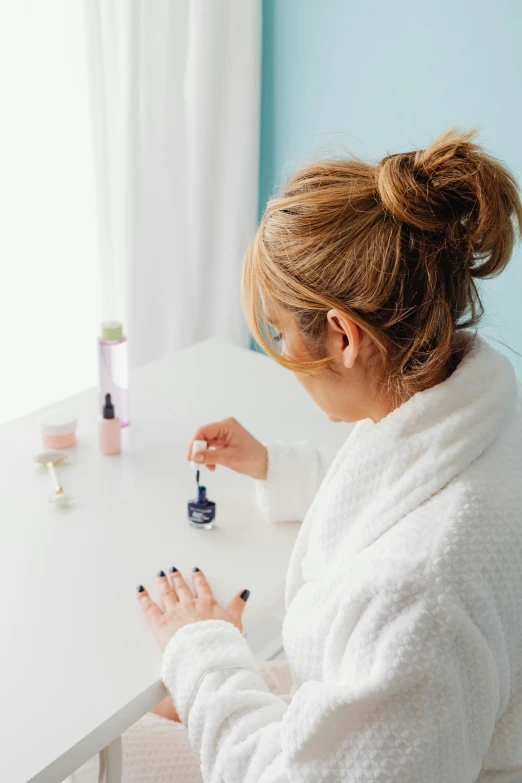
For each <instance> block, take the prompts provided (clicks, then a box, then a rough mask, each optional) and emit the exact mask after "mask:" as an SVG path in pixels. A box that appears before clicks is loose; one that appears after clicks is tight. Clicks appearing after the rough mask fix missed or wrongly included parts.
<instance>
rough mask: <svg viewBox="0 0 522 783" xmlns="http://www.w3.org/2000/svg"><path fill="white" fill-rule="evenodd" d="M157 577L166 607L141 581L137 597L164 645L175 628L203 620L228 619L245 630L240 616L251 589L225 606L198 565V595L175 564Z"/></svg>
mask: <svg viewBox="0 0 522 783" xmlns="http://www.w3.org/2000/svg"><path fill="white" fill-rule="evenodd" d="M157 579H158V592H159V594H160V598H161V603H162V605H163V609H161V608H160V607H159V606H158V605H157V604H156V603H154V601H153V600H152V598H151V597H150V595H149V594H148V592H147V590H145V588H144V587H143V586H142V585H139V587H138V601H139V602H140V605H141V608H142V609H143V611H144V613H145V616H146V618H147V620H148V621H149V623H150V625H151V627H152V630H153V632H154V635H155V637H156V639H157V640H158V642H159V643H160V645H161V647H162V649H165V647H166V646H167V644H168V642H169V641H170V639H171V638H172V637H173V636H174V634H175V633H176V631H178V630H179V629H180V628H182V627H183V626H184V625H189V624H190V623H197V622H198V621H200V620H226V621H227V622H229V623H232V625H235V626H236V628H239V630H240V631H242V630H243V628H242V625H241V617H242V615H243V610H244V608H245V603H246V601H247V599H248V596H249V595H250V592H249V591H248V590H243V591H241V592H239V593H236V595H235V596H234V597H233V598H232V600H231V601H230V602H229V604H228V606H227V608H226V609H222V608H221V606H220V605H219V604H218V603H217V601H216V599H215V598H214V594H213V592H212V590H211V589H210V586H209V584H208V582H207V580H206V577H205V575H204V574H203V572H202V571H200V570H199V568H198V569H194V573H193V574H192V582H193V584H194V590H195V593H196V595H195V596H194V595H193V594H192V590H191V589H190V587H189V586H188V584H187V583H186V582H185V580H184V579H183V577H182V576H181V574H180V573H179V571H178V570H177V569H176V568H174V569H172V568H171V569H170V571H169V575H168V577H167V576H166V575H165V573H164V572H163V571H160V572H159V574H158V577H157Z"/></svg>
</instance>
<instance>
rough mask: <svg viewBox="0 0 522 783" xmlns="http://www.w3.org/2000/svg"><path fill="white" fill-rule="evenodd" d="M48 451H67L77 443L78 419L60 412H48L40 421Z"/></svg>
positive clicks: (44, 443)
mask: <svg viewBox="0 0 522 783" xmlns="http://www.w3.org/2000/svg"><path fill="white" fill-rule="evenodd" d="M40 427H41V430H42V441H43V445H44V446H45V448H46V449H67V448H69V446H74V444H75V443H76V419H74V418H71V417H70V416H68V415H67V414H64V413H60V411H48V413H44V414H43V416H42V417H41V419H40Z"/></svg>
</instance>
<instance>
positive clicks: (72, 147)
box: [0, 0, 101, 456]
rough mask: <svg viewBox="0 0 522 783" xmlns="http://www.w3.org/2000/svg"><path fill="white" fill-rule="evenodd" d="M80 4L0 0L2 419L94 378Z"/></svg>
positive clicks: (94, 280) (96, 283) (93, 261)
mask: <svg viewBox="0 0 522 783" xmlns="http://www.w3.org/2000/svg"><path fill="white" fill-rule="evenodd" d="M82 11H83V9H82V5H81V3H80V2H79V1H78V0H77V1H75V0H43V2H42V0H0V215H1V218H0V271H1V277H0V421H4V420H7V419H10V418H14V417H16V416H19V415H22V414H24V413H26V412H27V411H30V410H32V409H34V408H37V407H40V406H41V405H46V404H48V403H52V402H53V401H55V400H58V399H60V398H62V397H66V396H68V395H70V394H73V393H74V392H76V391H79V390H80V389H83V388H86V387H88V386H90V385H92V384H93V383H95V382H96V332H97V330H98V323H99V318H100V314H101V313H100V308H99V306H98V300H99V290H100V268H99V263H98V241H97V221H96V210H95V204H96V201H95V183H94V165H93V155H92V143H91V122H90V115H89V103H88V79H87V63H86V51H85V46H84V39H85V24H84V19H83V13H82ZM0 437H1V435H0ZM34 439H35V447H37V444H38V442H39V433H38V432H35V433H34ZM29 456H30V455H29Z"/></svg>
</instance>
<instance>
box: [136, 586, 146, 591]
mask: <svg viewBox="0 0 522 783" xmlns="http://www.w3.org/2000/svg"><path fill="white" fill-rule="evenodd" d="M136 590H137V591H138V593H144V592H145V588H144V587H143V585H138V586H137V588H136Z"/></svg>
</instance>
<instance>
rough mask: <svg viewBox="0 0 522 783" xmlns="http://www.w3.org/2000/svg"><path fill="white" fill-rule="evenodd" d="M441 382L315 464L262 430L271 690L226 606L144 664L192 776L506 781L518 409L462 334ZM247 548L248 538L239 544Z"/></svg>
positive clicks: (477, 347)
mask: <svg viewBox="0 0 522 783" xmlns="http://www.w3.org/2000/svg"><path fill="white" fill-rule="evenodd" d="M468 339H469V340H470V345H471V347H470V349H469V351H468V353H467V354H466V356H465V357H464V359H463V360H462V361H461V363H460V364H459V366H458V367H457V369H456V370H455V371H454V373H453V374H452V375H451V376H450V377H449V378H448V379H447V380H446V381H445V382H444V383H441V384H439V385H437V386H435V387H433V388H431V389H429V390H426V391H423V392H420V393H418V394H416V395H414V396H413V397H412V398H410V399H409V400H408V401H407V402H406V403H404V404H403V405H402V406H400V407H399V408H397V409H396V410H394V411H393V412H392V413H390V414H389V415H388V416H386V417H385V418H384V419H382V420H381V421H380V422H378V423H374V422H372V421H370V420H364V421H361V422H359V423H358V424H357V425H356V426H355V427H354V428H353V429H352V431H351V432H350V434H349V436H348V438H347V440H346V443H345V444H344V446H343V447H342V448H341V450H340V451H339V452H338V453H337V455H336V456H335V457H334V459H333V461H332V462H331V463H330V464H328V462H327V460H326V459H325V455H324V454H323V453H322V452H321V451H320V450H318V449H317V448H315V447H314V446H312V445H310V444H307V443H301V444H296V445H290V446H285V445H284V444H281V443H274V444H272V445H271V446H270V447H269V467H268V476H267V480H266V481H264V482H259V484H258V489H259V495H260V500H261V502H262V504H263V506H264V509H265V512H266V514H267V516H268V518H269V519H270V520H272V521H274V522H277V521H283V520H285V519H300V520H303V524H302V525H301V528H300V531H299V534H298V537H297V541H296V544H295V547H294V550H293V553H292V556H291V559H290V563H289V569H288V575H287V583H286V615H285V620H284V626H283V641H284V648H285V653H286V656H287V658H288V662H289V664H290V668H291V672H292V677H293V683H294V685H293V690H292V696H291V698H290V699H286V700H285V699H281V698H279V697H278V696H277V695H274V694H273V693H272V692H271V691H270V690H269V688H268V687H267V686H266V683H265V681H264V680H263V678H262V676H261V674H260V670H259V666H258V663H257V662H256V660H255V658H254V656H253V655H252V653H251V651H250V650H249V647H248V645H247V642H246V640H245V638H244V637H243V636H242V635H241V633H240V632H239V631H238V630H237V629H236V628H235V627H234V626H232V625H231V624H229V623H226V622H224V621H218V620H211V621H204V622H198V623H194V624H192V625H188V626H186V627H184V628H182V629H180V631H178V632H177V633H176V634H175V636H174V637H173V638H172V639H171V641H170V642H169V644H168V646H167V648H166V651H165V654H164V658H163V671H162V674H163V679H164V681H165V683H166V685H167V687H168V688H169V690H170V693H171V695H172V698H173V701H174V704H175V706H176V708H177V710H178V713H179V715H180V717H181V720H182V722H183V723H184V724H185V725H186V726H187V728H188V736H189V740H190V743H191V745H192V748H193V750H194V752H195V753H196V754H197V755H198V756H199V758H200V761H201V773H202V776H203V779H204V781H205V783H221V782H222V781H223V782H224V781H226V783H237V782H238V781H242V782H243V783H254V782H255V783H276V782H277V783H283V782H285V783H286V781H292V782H294V781H295V782H296V783H297V782H299V783H312V782H313V783H316V782H318V781H354V782H355V781H372V783H381V782H382V783H384V781H386V783H388V782H391V781H394V782H395V781H396V782H397V783H399V782H400V783H471V782H472V781H476V780H479V781H481V783H486V781H487V782H488V783H492V782H493V781H494V782H495V783H501V782H502V783H508V781H522V416H521V401H520V395H519V394H518V395H517V384H516V380H515V376H514V371H513V368H512V366H511V364H510V362H509V361H508V360H507V359H506V358H505V357H503V356H502V355H501V354H500V353H498V352H497V351H496V350H494V349H493V348H492V347H491V346H490V345H489V344H488V343H487V342H485V341H484V340H483V339H481V338H479V337H474V336H472V335H469V334H468ZM253 556H254V554H253Z"/></svg>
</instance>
